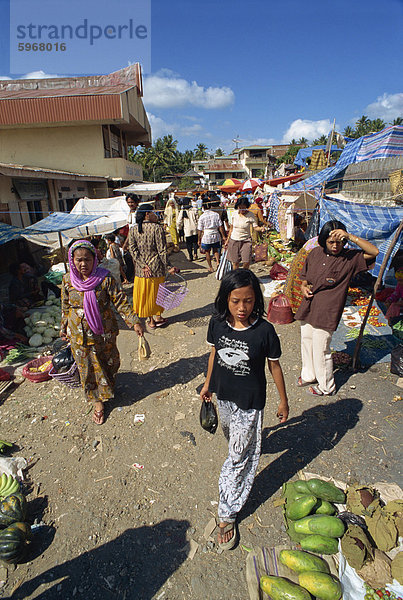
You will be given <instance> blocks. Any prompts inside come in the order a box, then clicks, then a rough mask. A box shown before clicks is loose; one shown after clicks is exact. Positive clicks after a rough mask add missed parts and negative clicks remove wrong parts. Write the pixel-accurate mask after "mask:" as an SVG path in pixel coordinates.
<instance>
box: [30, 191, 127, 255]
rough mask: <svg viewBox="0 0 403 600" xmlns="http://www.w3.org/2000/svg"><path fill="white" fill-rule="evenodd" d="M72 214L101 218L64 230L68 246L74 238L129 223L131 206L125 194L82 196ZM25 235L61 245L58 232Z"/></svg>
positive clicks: (42, 244) (48, 243)
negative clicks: (108, 196)
mask: <svg viewBox="0 0 403 600" xmlns="http://www.w3.org/2000/svg"><path fill="white" fill-rule="evenodd" d="M70 214H75V215H99V218H98V219H97V220H96V221H92V222H91V223H87V224H86V225H82V226H80V227H74V228H73V229H67V230H65V231H62V232H61V237H62V242H63V245H64V246H67V245H68V244H69V243H70V242H71V240H74V239H76V240H77V239H80V238H84V237H88V236H90V235H103V234H105V233H111V232H112V231H115V229H120V228H121V227H124V226H125V225H126V224H127V219H128V215H129V207H128V205H127V202H126V197H125V196H117V197H115V198H80V200H78V202H77V204H76V205H75V206H74V208H73V210H72V211H71V212H70ZM23 237H25V238H26V239H27V240H29V241H30V242H33V243H34V244H39V245H40V246H48V247H50V248H58V247H59V234H58V233H56V232H55V233H44V234H42V235H34V234H31V235H29V234H28V235H27V234H23Z"/></svg>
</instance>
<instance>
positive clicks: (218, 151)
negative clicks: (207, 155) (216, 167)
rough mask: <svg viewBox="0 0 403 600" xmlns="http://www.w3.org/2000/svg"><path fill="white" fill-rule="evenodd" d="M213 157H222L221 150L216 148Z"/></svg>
mask: <svg viewBox="0 0 403 600" xmlns="http://www.w3.org/2000/svg"><path fill="white" fill-rule="evenodd" d="M215 156H224V152H223V151H222V150H221V148H217V150H216V151H215Z"/></svg>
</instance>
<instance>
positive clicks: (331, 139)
mask: <svg viewBox="0 0 403 600" xmlns="http://www.w3.org/2000/svg"><path fill="white" fill-rule="evenodd" d="M335 126H336V119H333V126H332V131H331V132H330V146H329V153H328V155H327V162H326V169H328V168H329V163H330V155H331V153H332V144H333V134H334V128H335ZM326 183H327V179H326V180H325V181H324V182H323V185H322V193H321V198H323V195H324V193H325V186H326Z"/></svg>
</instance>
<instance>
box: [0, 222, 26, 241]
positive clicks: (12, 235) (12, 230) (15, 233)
mask: <svg viewBox="0 0 403 600" xmlns="http://www.w3.org/2000/svg"><path fill="white" fill-rule="evenodd" d="M22 231H23V230H22V229H21V228H20V227H14V226H13V225H7V224H6V223H0V244H6V243H7V242H11V241H12V240H17V239H18V238H20V237H21V233H22Z"/></svg>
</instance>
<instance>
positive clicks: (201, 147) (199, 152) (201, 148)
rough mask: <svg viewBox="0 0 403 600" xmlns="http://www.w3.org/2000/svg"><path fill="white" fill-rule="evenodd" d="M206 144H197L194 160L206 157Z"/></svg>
mask: <svg viewBox="0 0 403 600" xmlns="http://www.w3.org/2000/svg"><path fill="white" fill-rule="evenodd" d="M208 156H209V155H208V152H207V146H206V145H205V144H201V143H200V144H197V146H196V149H195V151H194V157H195V159H196V160H205V159H206V158H208Z"/></svg>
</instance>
